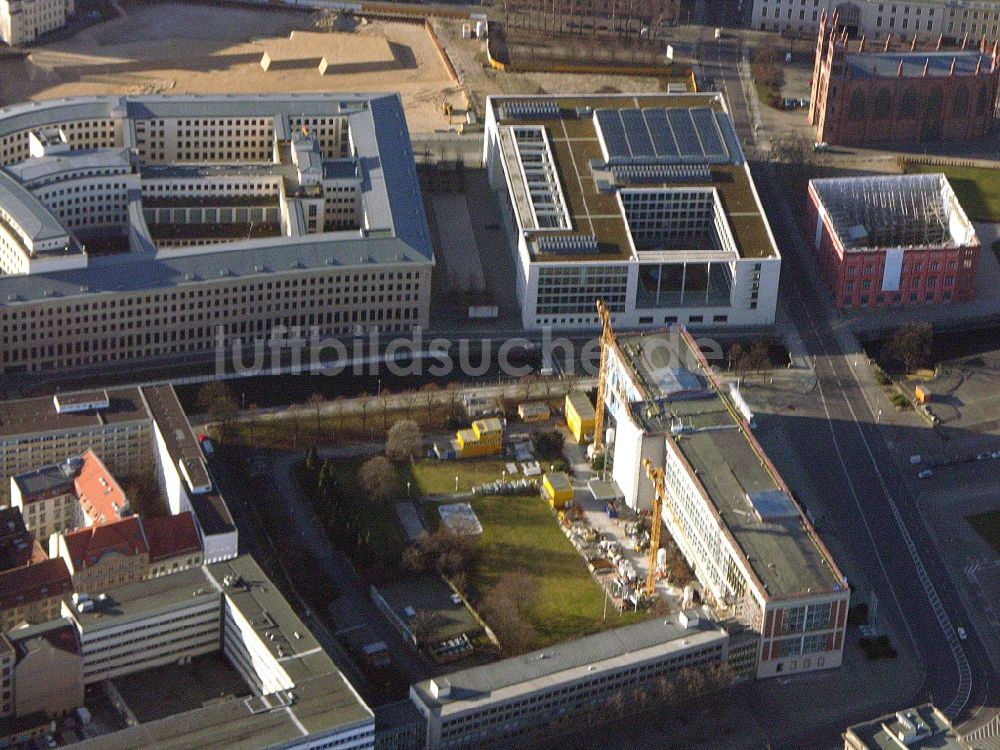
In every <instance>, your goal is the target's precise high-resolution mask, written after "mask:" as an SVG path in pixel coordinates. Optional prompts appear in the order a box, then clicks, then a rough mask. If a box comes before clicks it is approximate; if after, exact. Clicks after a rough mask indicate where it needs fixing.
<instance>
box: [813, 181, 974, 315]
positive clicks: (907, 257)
mask: <svg viewBox="0 0 1000 750" xmlns="http://www.w3.org/2000/svg"><path fill="white" fill-rule="evenodd" d="M807 210H808V216H809V220H808V226H809V230H810V233H811V236H810V239H811V241H812V244H813V247H814V249H815V251H816V255H817V258H818V260H819V264H820V268H821V270H822V273H823V276H824V278H825V279H826V282H827V284H829V286H830V290H831V292H832V293H833V298H834V303H835V304H836V306H837V307H838V308H842V309H847V308H858V307H861V308H864V307H881V306H886V305H913V304H922V303H925V302H964V301H968V300H971V299H972V298H973V297H974V296H975V294H976V267H977V265H978V263H979V239H978V238H977V237H976V231H975V229H974V228H973V226H972V223H971V222H970V221H969V217H968V216H966V214H965V211H963V210H962V206H961V205H960V204H959V202H958V198H957V197H956V196H955V192H954V191H953V190H952V188H951V185H950V184H948V179H947V178H946V177H945V176H944V175H943V174H912V175H889V176H880V177H844V178H835V179H820V180H811V181H810V182H809V202H808V207H807Z"/></svg>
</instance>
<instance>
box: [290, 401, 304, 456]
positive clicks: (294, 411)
mask: <svg viewBox="0 0 1000 750" xmlns="http://www.w3.org/2000/svg"><path fill="white" fill-rule="evenodd" d="M301 408H302V407H300V406H299V405H298V404H289V405H288V409H287V412H288V418H289V419H291V420H292V447H293V448H297V447H298V445H299V411H300V409H301Z"/></svg>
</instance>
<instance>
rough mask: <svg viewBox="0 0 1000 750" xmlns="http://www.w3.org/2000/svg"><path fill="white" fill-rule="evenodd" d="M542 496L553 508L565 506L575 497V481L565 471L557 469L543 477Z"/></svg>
mask: <svg viewBox="0 0 1000 750" xmlns="http://www.w3.org/2000/svg"><path fill="white" fill-rule="evenodd" d="M542 497H544V498H545V499H546V500H548V501H549V505H551V506H552V507H553V508H559V509H561V508H565V507H566V503H568V502H569V501H570V500H572V499H573V482H572V480H571V479H570V478H569V474H567V473H566V472H565V471H557V472H555V473H553V474H546V475H544V476H543V477H542Z"/></svg>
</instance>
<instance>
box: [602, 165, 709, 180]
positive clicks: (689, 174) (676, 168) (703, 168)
mask: <svg viewBox="0 0 1000 750" xmlns="http://www.w3.org/2000/svg"><path fill="white" fill-rule="evenodd" d="M611 174H613V175H614V176H615V182H617V183H618V184H620V185H648V184H650V183H657V182H711V181H712V172H711V171H710V170H709V168H708V165H707V164H617V165H615V166H613V167H611Z"/></svg>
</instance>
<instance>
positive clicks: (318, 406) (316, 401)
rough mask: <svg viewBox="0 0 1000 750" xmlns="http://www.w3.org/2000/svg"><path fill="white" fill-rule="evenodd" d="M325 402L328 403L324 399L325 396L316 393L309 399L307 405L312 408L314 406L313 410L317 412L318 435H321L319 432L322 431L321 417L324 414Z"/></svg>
mask: <svg viewBox="0 0 1000 750" xmlns="http://www.w3.org/2000/svg"><path fill="white" fill-rule="evenodd" d="M325 401H326V399H324V398H323V396H322V395H320V394H319V393H314V394H313V395H311V396H310V397H309V399H308V401H307V403H308V404H309V405H310V406H312V408H313V409H314V410H315V412H316V434H317V435H319V431H320V417H321V416H322V414H323V404H324V402H325Z"/></svg>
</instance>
